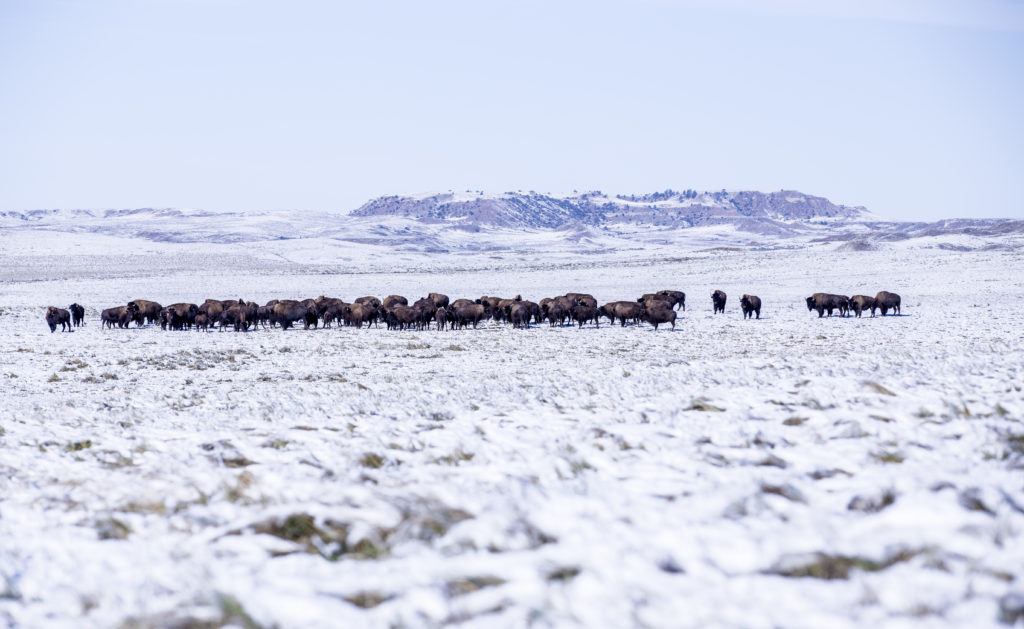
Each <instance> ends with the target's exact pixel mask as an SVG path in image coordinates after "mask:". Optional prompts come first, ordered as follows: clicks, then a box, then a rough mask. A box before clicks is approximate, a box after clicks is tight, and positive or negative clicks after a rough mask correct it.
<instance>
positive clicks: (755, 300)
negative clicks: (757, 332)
mask: <svg viewBox="0 0 1024 629" xmlns="http://www.w3.org/2000/svg"><path fill="white" fill-rule="evenodd" d="M740 308H741V309H742V310H743V318H744V319H747V318H750V316H752V315H754V314H756V315H757V318H758V319H760V318H761V298H760V297H758V296H757V295H744V296H742V297H740Z"/></svg>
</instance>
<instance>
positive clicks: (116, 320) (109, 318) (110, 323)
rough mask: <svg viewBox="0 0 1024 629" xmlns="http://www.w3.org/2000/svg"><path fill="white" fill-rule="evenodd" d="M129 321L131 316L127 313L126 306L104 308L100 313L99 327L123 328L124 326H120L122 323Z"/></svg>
mask: <svg viewBox="0 0 1024 629" xmlns="http://www.w3.org/2000/svg"><path fill="white" fill-rule="evenodd" d="M131 320H132V319H131V314H130V313H129V312H128V308H127V306H117V307H115V308H106V309H105V310H103V311H102V312H100V322H101V323H100V325H101V326H103V327H104V328H113V327H114V326H115V325H116V326H117V327H119V328H123V327H124V325H121V323H122V321H125V322H128V321H131Z"/></svg>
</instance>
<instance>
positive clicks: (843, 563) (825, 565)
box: [766, 550, 921, 580]
mask: <svg viewBox="0 0 1024 629" xmlns="http://www.w3.org/2000/svg"><path fill="white" fill-rule="evenodd" d="M920 552H921V551H911V550H904V551H900V552H898V553H896V554H894V555H891V556H889V557H886V558H885V559H883V560H881V561H875V560H873V559H867V558H864V557H849V556H846V555H829V554H826V553H814V554H813V555H811V556H810V557H807V558H806V561H799V560H798V561H792V560H790V561H783V562H780V563H778V564H776V565H775V566H774V567H772V568H770V569H769V570H767V571H766V572H767V573H768V574H777V575H779V576H783V577H794V578H804V577H810V578H812V579H826V580H834V579H848V578H849V577H850V573H851V572H852V571H853V570H855V569H856V570H863V571H865V572H879V571H881V570H885V569H886V568H888V567H890V566H892V565H895V564H897V563H902V562H906V561H910V560H911V559H913V558H914V557H916V556H917V555H918V554H920Z"/></svg>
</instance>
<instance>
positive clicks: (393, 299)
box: [381, 295, 409, 308]
mask: <svg viewBox="0 0 1024 629" xmlns="http://www.w3.org/2000/svg"><path fill="white" fill-rule="evenodd" d="M408 305H409V300H408V299H406V298H405V297H402V296H401V295H388V296H387V297H385V298H384V301H383V302H381V306H383V307H384V308H392V307H394V306H408Z"/></svg>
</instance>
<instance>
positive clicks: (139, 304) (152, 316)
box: [128, 299, 164, 327]
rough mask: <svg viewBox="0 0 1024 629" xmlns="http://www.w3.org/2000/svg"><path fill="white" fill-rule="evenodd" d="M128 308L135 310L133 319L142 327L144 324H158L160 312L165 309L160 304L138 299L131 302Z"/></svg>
mask: <svg viewBox="0 0 1024 629" xmlns="http://www.w3.org/2000/svg"><path fill="white" fill-rule="evenodd" d="M128 307H129V308H132V309H133V310H135V314H134V315H133V318H134V320H135V322H136V323H137V324H138V325H139V326H140V327H141V326H142V324H143V323H144V322H145V323H156V322H157V319H158V318H159V316H160V311H161V310H163V309H164V307H163V306H161V305H160V304H158V303H156V302H155V301H149V300H148V299H136V300H133V301H129V302H128Z"/></svg>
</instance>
